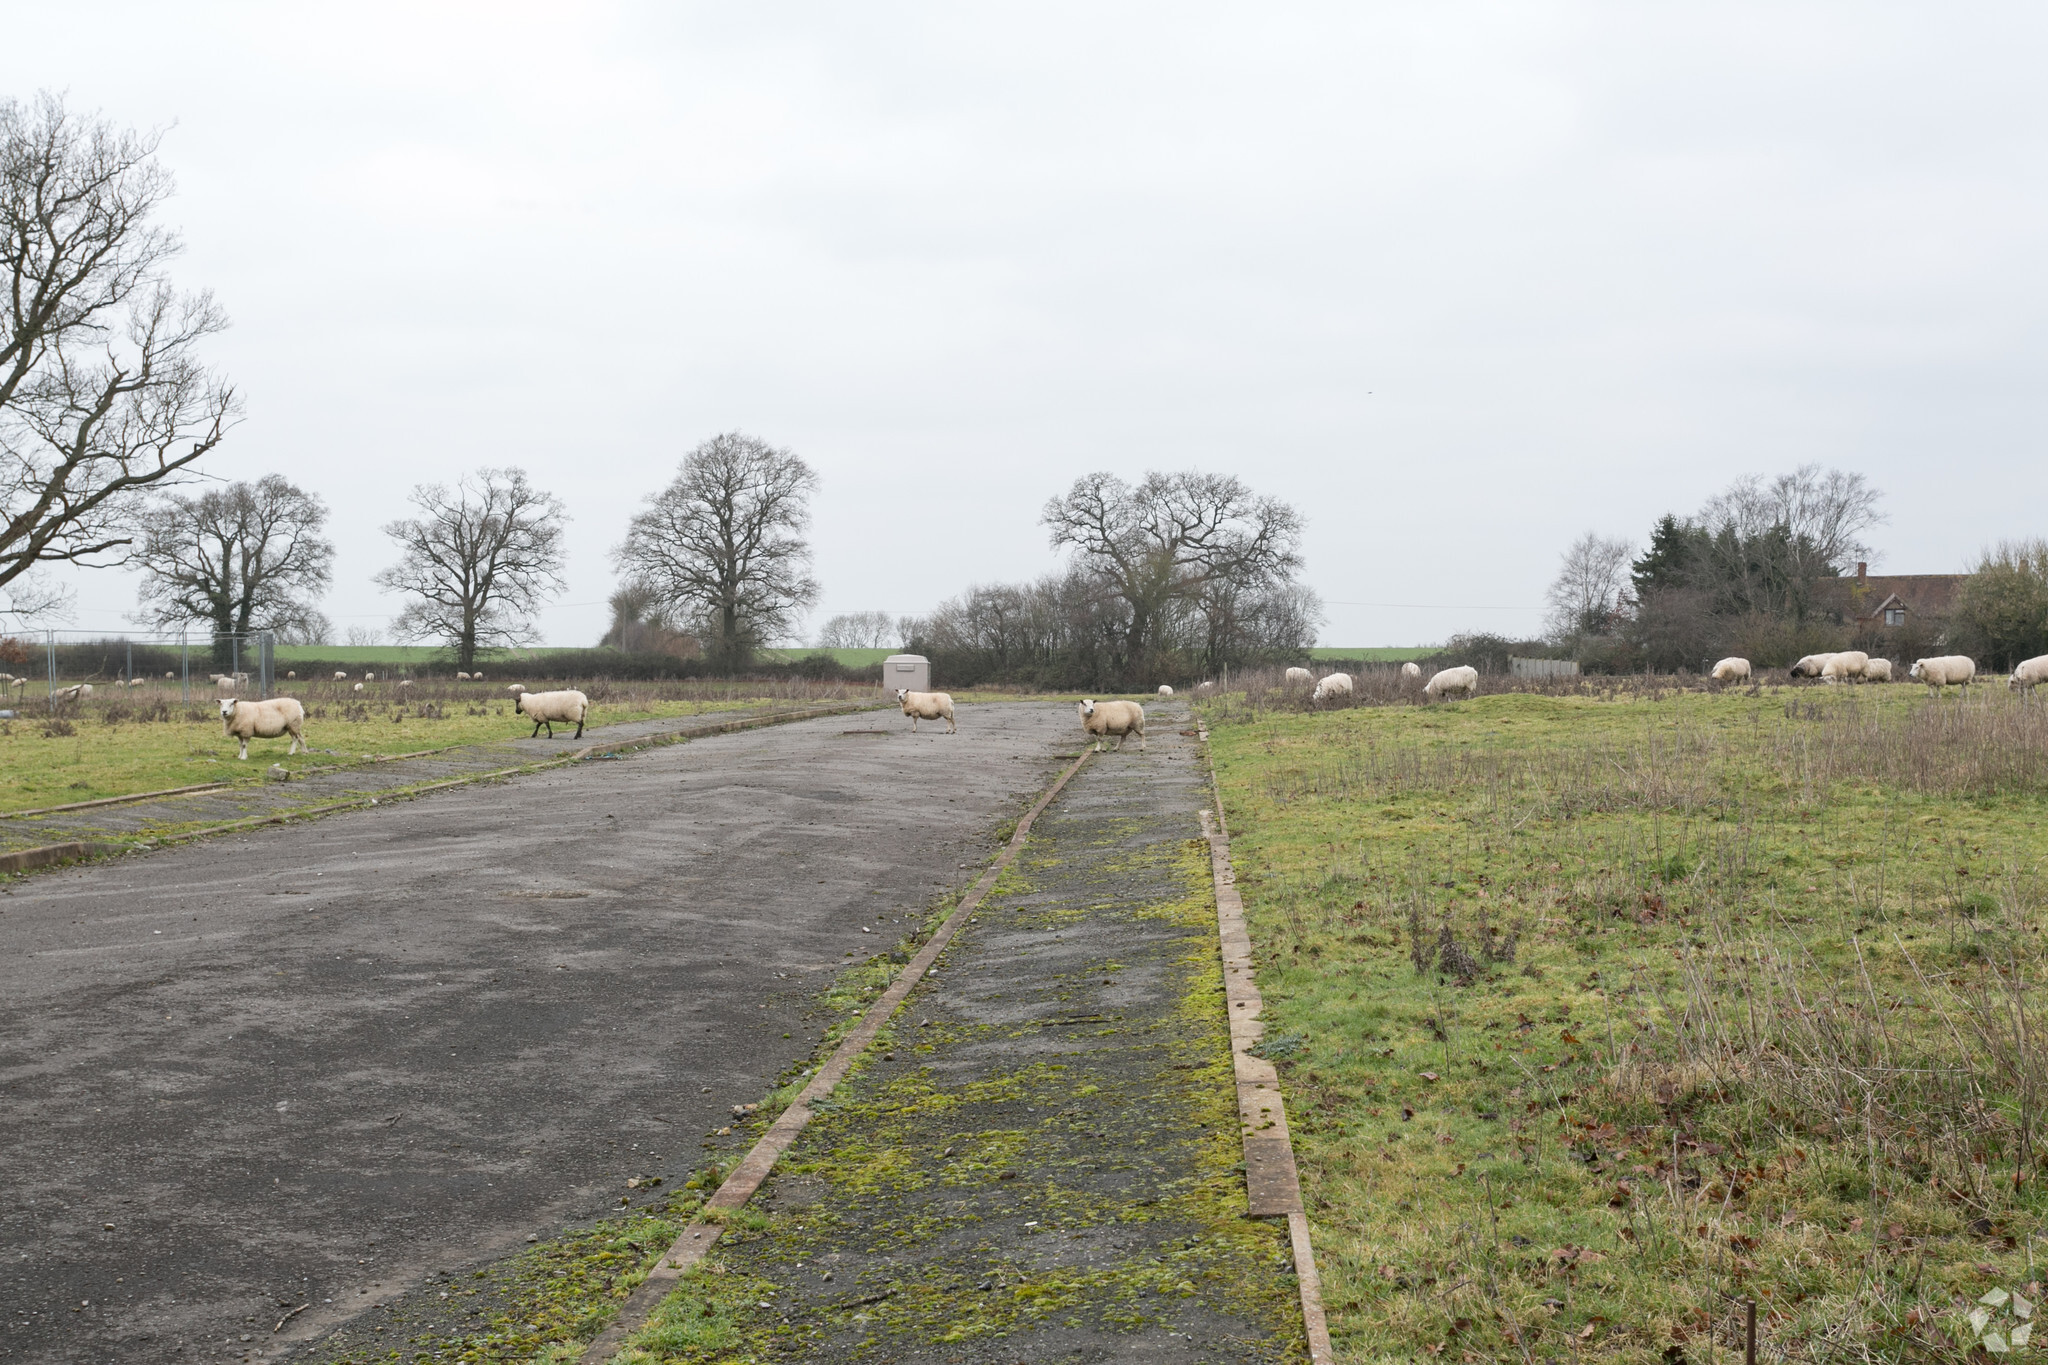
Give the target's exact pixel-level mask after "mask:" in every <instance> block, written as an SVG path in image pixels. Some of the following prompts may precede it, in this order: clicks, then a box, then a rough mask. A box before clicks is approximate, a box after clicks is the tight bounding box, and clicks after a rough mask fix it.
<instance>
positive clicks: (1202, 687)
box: [1195, 681, 1216, 697]
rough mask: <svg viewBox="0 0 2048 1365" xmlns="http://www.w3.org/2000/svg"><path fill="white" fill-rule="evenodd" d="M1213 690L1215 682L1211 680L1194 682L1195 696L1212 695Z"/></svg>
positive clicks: (1214, 689)
mask: <svg viewBox="0 0 2048 1365" xmlns="http://www.w3.org/2000/svg"><path fill="white" fill-rule="evenodd" d="M1215 691H1216V684H1215V683H1213V682H1206V681H1205V682H1198V683H1196V684H1195V695H1196V696H1198V697H1207V696H1212V695H1214V693H1215Z"/></svg>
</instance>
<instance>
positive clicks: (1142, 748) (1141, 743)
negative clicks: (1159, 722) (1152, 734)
mask: <svg viewBox="0 0 2048 1365" xmlns="http://www.w3.org/2000/svg"><path fill="white" fill-rule="evenodd" d="M1138 752H1139V753H1141V754H1142V753H1144V752H1145V732H1144V731H1143V730H1140V731H1138Z"/></svg>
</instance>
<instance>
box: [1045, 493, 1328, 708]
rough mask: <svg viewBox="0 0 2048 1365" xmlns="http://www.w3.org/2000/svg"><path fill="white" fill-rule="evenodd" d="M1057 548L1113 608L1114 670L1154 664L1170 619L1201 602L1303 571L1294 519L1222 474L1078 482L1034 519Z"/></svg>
mask: <svg viewBox="0 0 2048 1365" xmlns="http://www.w3.org/2000/svg"><path fill="white" fill-rule="evenodd" d="M1041 520H1042V521H1043V522H1044V524H1045V525H1046V526H1047V527H1048V528H1050V530H1051V532H1052V543H1053V547H1054V548H1055V549H1058V548H1061V547H1066V548H1069V549H1072V550H1073V551H1074V553H1075V557H1076V559H1077V560H1078V561H1079V565H1080V567H1081V568H1083V569H1085V570H1086V571H1087V572H1088V573H1089V574H1090V576H1091V577H1093V578H1094V579H1096V580H1097V581H1098V582H1099V583H1101V584H1102V585H1103V587H1104V589H1105V590H1106V591H1107V592H1108V593H1109V594H1110V595H1111V596H1112V597H1113V598H1114V599H1115V600H1116V603H1117V606H1118V607H1119V608H1120V610H1121V612H1122V615H1123V620H1122V627H1123V630H1122V634H1123V640H1122V648H1121V650H1120V653H1121V655H1122V657H1121V659H1119V660H1118V661H1117V662H1118V666H1119V668H1120V670H1121V671H1123V672H1125V673H1126V674H1129V675H1130V676H1132V677H1136V676H1138V675H1139V674H1141V673H1143V672H1144V671H1145V670H1146V669H1147V668H1148V667H1149V666H1150V663H1151V659H1152V656H1153V654H1154V653H1155V652H1156V651H1157V649H1158V648H1159V646H1160V643H1161V640H1162V637H1163V635H1164V633H1165V632H1166V630H1167V628H1168V627H1170V626H1172V625H1174V624H1175V623H1176V614H1177V613H1180V612H1185V611H1192V610H1196V609H1198V608H1199V605H1200V604H1201V603H1202V602H1203V601H1204V600H1205V599H1213V598H1217V597H1219V595H1235V594H1239V593H1243V592H1247V591H1251V590H1255V589H1264V588H1267V587H1270V586H1273V585H1276V584H1281V583H1284V582H1286V581H1287V580H1288V579H1290V578H1291V577H1292V575H1293V574H1294V572H1295V570H1297V569H1299V568H1300V567H1301V530H1302V522H1301V514H1300V513H1298V512H1296V511H1295V510H1294V509H1293V508H1292V507H1290V506H1288V505H1287V504H1286V503H1284V502H1281V501H1280V500H1279V499H1278V498H1266V497H1260V496H1258V495H1256V494H1254V493H1253V492H1252V491H1251V489H1249V488H1247V487H1246V486H1245V485H1244V484H1243V483H1242V482H1240V481H1239V480H1238V479H1236V478H1233V477H1231V476H1230V475H1226V474H1200V473H1195V472H1193V471H1187V472H1183V473H1178V474H1160V473H1151V474H1147V475H1146V476H1145V477H1144V478H1143V479H1142V480H1140V481H1139V482H1138V483H1137V484H1136V485H1131V484H1127V483H1125V482H1124V481H1123V480H1122V479H1119V478H1118V477H1116V475H1114V474H1106V473H1098V474H1089V475H1087V476H1086V477H1084V478H1080V479H1076V480H1075V481H1074V486H1073V487H1072V488H1071V489H1069V490H1068V491H1067V495H1066V496H1065V497H1063V498H1054V499H1052V500H1051V501H1050V502H1048V503H1046V505H1045V511H1044V514H1043V515H1042V517H1041Z"/></svg>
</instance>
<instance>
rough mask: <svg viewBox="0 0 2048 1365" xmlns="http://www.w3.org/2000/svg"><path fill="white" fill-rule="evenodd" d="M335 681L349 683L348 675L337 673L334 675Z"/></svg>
mask: <svg viewBox="0 0 2048 1365" xmlns="http://www.w3.org/2000/svg"><path fill="white" fill-rule="evenodd" d="M334 680H335V681H336V682H347V681H348V674H346V673H336V674H335V675H334Z"/></svg>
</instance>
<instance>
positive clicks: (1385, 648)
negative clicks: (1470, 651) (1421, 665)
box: [1308, 645, 1436, 664]
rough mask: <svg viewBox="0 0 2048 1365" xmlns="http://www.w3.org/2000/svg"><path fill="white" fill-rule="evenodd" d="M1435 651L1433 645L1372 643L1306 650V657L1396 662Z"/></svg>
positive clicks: (1419, 657)
mask: <svg viewBox="0 0 2048 1365" xmlns="http://www.w3.org/2000/svg"><path fill="white" fill-rule="evenodd" d="M1434 653H1436V646H1435V645H1374V646H1373V647H1372V648H1370V649H1364V648H1360V649H1324V648H1317V649H1312V650H1310V651H1309V652H1308V657H1309V658H1311V659H1315V660H1318V661H1331V660H1336V659H1363V660H1364V661H1365V662H1367V663H1377V664H1398V663H1402V662H1405V661H1406V660H1409V659H1426V658H1428V657H1429V656H1430V655H1432V654H1434Z"/></svg>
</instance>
